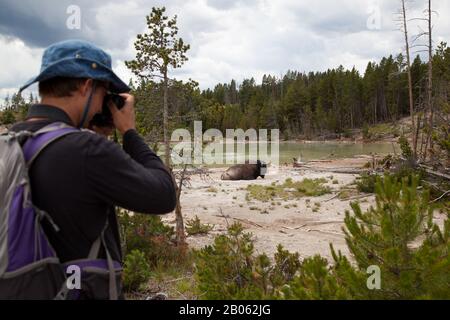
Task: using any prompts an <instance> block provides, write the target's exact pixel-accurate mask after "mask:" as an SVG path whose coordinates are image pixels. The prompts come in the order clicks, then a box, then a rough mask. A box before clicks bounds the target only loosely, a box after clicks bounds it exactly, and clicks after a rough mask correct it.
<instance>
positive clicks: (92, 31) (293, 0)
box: [0, 0, 450, 99]
mask: <svg viewBox="0 0 450 320" xmlns="http://www.w3.org/2000/svg"><path fill="white" fill-rule="evenodd" d="M426 2H427V1H426V0H415V1H412V2H409V3H408V7H409V10H410V12H409V14H410V17H423V10H424V9H425V8H426ZM399 3H400V0H314V1H310V0H308V1H307V0H169V1H153V0H106V1H105V0H102V1H97V0H59V1H54V0H0V65H1V68H0V99H3V98H4V97H5V96H6V95H7V94H11V93H13V92H15V91H17V88H18V87H20V85H22V84H23V83H24V82H26V81H27V80H28V79H30V78H31V77H32V76H34V75H36V74H37V73H38V71H39V68H40V59H41V56H42V52H43V50H44V49H45V47H47V46H48V45H49V44H51V43H54V42H57V41H60V40H64V39H70V38H79V39H86V40H89V41H92V42H94V43H96V44H97V45H99V46H101V47H102V48H103V49H105V50H106V51H107V52H109V53H110V54H111V55H112V57H113V62H114V70H115V71H116V72H117V73H118V74H119V75H120V76H121V77H122V78H123V79H124V80H125V81H126V82H128V80H129V79H130V77H131V73H130V72H129V71H128V70H127V68H126V67H125V65H124V61H125V60H130V59H133V58H134V55H135V52H134V47H133V42H134V41H135V37H136V34H137V33H141V32H144V31H145V29H146V24H145V16H146V15H147V14H149V13H150V12H151V8H152V7H153V6H162V5H164V6H166V8H167V13H168V14H169V15H170V16H172V15H175V14H176V15H177V16H178V25H179V29H180V36H181V37H182V38H183V39H184V40H185V42H187V43H189V44H190V45H191V50H190V51H189V52H188V56H189V61H188V62H187V63H186V64H185V65H184V66H183V67H182V69H178V70H175V71H173V72H172V75H173V76H175V77H176V78H177V79H188V78H192V79H194V80H196V81H198V82H199V83H200V87H201V88H202V89H205V88H208V87H214V85H215V84H217V83H219V82H229V81H230V80H231V79H236V80H237V81H238V82H240V81H242V79H244V78H250V77H252V76H253V77H255V79H256V81H257V82H260V81H261V78H262V75H263V74H265V73H266V74H272V75H280V74H282V73H285V72H286V71H287V70H288V69H291V70H298V71H306V72H307V71H322V70H326V69H327V68H333V67H337V66H339V65H340V64H342V65H343V66H344V67H346V68H352V67H353V66H355V67H356V68H357V69H358V70H360V71H361V72H364V69H365V66H366V65H367V62H369V61H371V60H378V59H380V58H381V57H383V56H386V55H389V54H397V53H399V52H401V51H402V47H403V42H402V34H401V33H400V31H398V28H397V26H396V22H395V21H394V20H395V18H396V17H395V13H396V12H397V11H398V7H399ZM73 5H76V6H78V8H79V9H80V13H81V20H80V21H81V25H80V29H69V28H68V27H67V21H68V19H70V18H71V15H70V14H68V8H69V7H70V6H73ZM433 6H434V8H433V9H434V10H436V11H437V12H438V14H436V15H435V16H434V18H435V19H434V37H435V42H436V43H439V42H440V41H449V40H450V19H448V17H447V16H446V14H448V13H450V1H448V0H434V1H433ZM70 21H72V20H70ZM419 24H420V22H419V21H412V22H411V23H410V32H411V33H412V34H417V33H419V32H420V25H419ZM417 50H419V49H417ZM30 90H31V91H33V92H35V91H36V86H34V87H31V89H30ZM28 92H29V91H28Z"/></svg>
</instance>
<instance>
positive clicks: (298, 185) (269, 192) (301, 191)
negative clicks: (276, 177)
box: [246, 178, 331, 202]
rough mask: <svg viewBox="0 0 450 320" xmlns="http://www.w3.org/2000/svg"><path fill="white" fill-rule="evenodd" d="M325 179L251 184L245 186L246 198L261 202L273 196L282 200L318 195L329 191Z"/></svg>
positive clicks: (271, 198) (270, 199)
mask: <svg viewBox="0 0 450 320" xmlns="http://www.w3.org/2000/svg"><path fill="white" fill-rule="evenodd" d="M326 182H327V180H326V179H323V178H322V179H303V180H302V181H293V180H292V179H291V178H288V179H286V181H285V182H284V183H283V184H278V185H277V184H275V185H270V186H262V185H255V184H251V185H249V186H247V192H248V193H247V196H246V198H248V199H250V198H251V199H255V200H259V201H263V202H268V201H272V200H273V199H275V198H281V199H283V200H291V199H297V198H301V197H318V196H321V195H324V194H327V193H330V192H331V189H330V187H328V186H325V185H324V184H325V183H326Z"/></svg>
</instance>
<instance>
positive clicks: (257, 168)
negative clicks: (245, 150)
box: [221, 160, 267, 180]
mask: <svg viewBox="0 0 450 320" xmlns="http://www.w3.org/2000/svg"><path fill="white" fill-rule="evenodd" d="M266 171H267V165H266V164H265V163H264V162H262V161H259V160H258V161H257V162H256V164H249V163H246V164H238V165H235V166H232V167H230V168H229V169H228V170H227V171H225V172H224V173H223V174H222V177H221V179H222V180H255V179H257V178H258V177H261V178H263V179H264V176H265V174H266Z"/></svg>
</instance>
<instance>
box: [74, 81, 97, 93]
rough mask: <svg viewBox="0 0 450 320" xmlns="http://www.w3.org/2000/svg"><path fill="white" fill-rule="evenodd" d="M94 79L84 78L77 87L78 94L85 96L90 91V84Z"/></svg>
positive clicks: (91, 84)
mask: <svg viewBox="0 0 450 320" xmlns="http://www.w3.org/2000/svg"><path fill="white" fill-rule="evenodd" d="M93 84H94V81H93V80H92V79H86V80H85V81H84V82H83V83H82V84H81V85H80V87H79V88H78V91H79V92H80V94H81V95H82V96H83V97H85V96H87V95H89V94H90V93H91V89H92V86H93Z"/></svg>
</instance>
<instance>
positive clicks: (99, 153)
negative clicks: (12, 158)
mask: <svg viewBox="0 0 450 320" xmlns="http://www.w3.org/2000/svg"><path fill="white" fill-rule="evenodd" d="M34 117H39V118H46V120H38V121H31V122H21V123H17V124H16V125H14V126H13V127H12V129H11V130H13V131H21V130H29V131H33V132H34V131H37V130H39V129H40V128H42V127H43V126H45V125H48V124H49V123H52V122H65V123H67V124H69V125H73V124H72V122H71V120H70V118H69V117H68V115H67V114H66V113H65V112H64V111H62V110H61V109H58V108H55V107H52V106H46V105H34V106H31V108H30V112H29V114H28V118H34ZM29 175H30V183H31V190H32V198H33V203H34V204H35V205H36V206H37V207H38V208H40V209H42V210H44V211H46V212H48V213H49V214H50V216H51V217H52V218H53V220H54V222H55V223H56V224H57V225H58V227H59V228H60V231H59V232H55V231H54V230H53V229H52V228H51V227H50V226H48V225H45V224H44V229H45V231H46V233H47V235H48V238H49V241H50V243H51V244H52V245H53V247H54V249H55V250H56V253H57V254H58V257H59V258H60V260H61V261H62V262H67V261H71V260H77V259H84V258H86V257H87V256H88V253H89V249H90V248H91V245H92V243H93V242H94V241H95V240H96V239H97V237H98V236H99V234H100V233H101V231H102V229H103V227H104V225H105V221H106V219H107V218H108V219H109V228H108V229H107V231H106V234H105V237H106V242H107V243H108V249H109V250H110V252H111V255H112V258H113V259H115V260H117V261H122V254H121V250H120V237H119V231H118V224H117V217H116V214H115V212H114V206H120V207H122V208H125V209H128V210H132V211H134V212H139V213H147V214H163V213H168V212H171V211H173V209H174V207H175V205H176V196H175V186H174V184H173V180H172V177H171V175H170V173H169V172H168V171H167V170H166V167H165V166H164V164H163V162H162V161H161V159H160V158H159V157H158V156H157V155H156V154H155V153H154V152H153V151H152V150H151V149H150V148H149V147H148V146H147V144H146V143H145V142H144V140H143V139H142V138H141V137H140V136H139V134H138V133H137V132H136V131H135V130H129V131H127V132H126V133H125V135H124V136H123V149H122V148H121V146H120V145H119V144H117V143H114V142H112V141H109V140H107V139H106V138H104V137H103V136H101V135H98V134H95V133H91V132H80V133H74V134H69V135H67V136H65V137H63V138H61V139H59V140H57V141H55V142H54V143H52V144H51V145H50V146H48V147H47V148H46V149H45V150H44V151H43V152H42V153H41V154H40V156H39V157H38V158H37V159H36V161H35V162H34V163H33V165H32V167H31V168H30V171H29ZM109 212H112V214H108V213H109ZM100 255H101V258H104V255H105V253H104V251H103V250H102V251H101V252H100Z"/></svg>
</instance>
